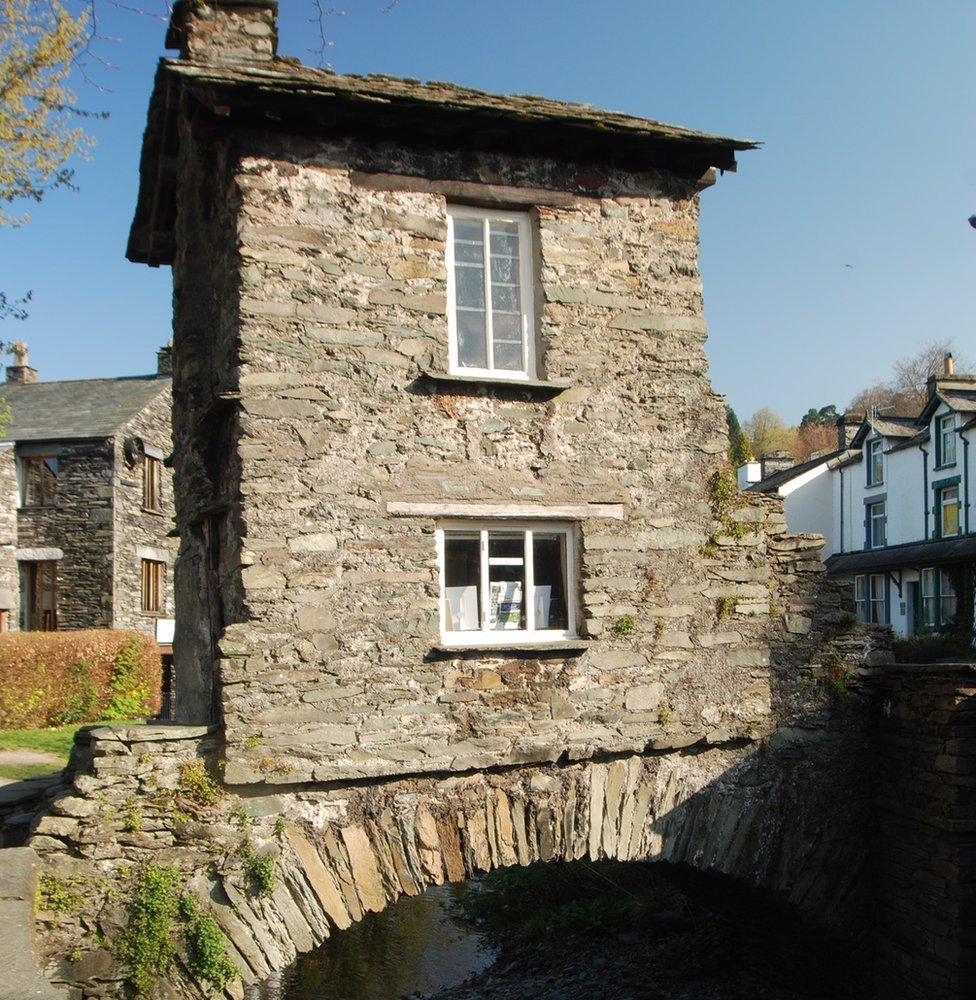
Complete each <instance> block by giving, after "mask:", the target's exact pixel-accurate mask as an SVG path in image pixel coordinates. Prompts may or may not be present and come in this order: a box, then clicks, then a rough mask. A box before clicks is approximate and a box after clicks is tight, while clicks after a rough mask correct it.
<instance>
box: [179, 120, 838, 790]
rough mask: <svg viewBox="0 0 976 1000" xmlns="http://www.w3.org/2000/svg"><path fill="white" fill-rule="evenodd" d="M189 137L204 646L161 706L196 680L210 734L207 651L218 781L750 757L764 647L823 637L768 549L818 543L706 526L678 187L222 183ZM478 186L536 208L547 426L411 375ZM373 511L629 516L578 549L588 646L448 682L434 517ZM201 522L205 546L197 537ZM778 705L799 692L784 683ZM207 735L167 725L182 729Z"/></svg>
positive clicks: (342, 171)
mask: <svg viewBox="0 0 976 1000" xmlns="http://www.w3.org/2000/svg"><path fill="white" fill-rule="evenodd" d="M184 128H185V134H184V137H183V140H182V141H181V156H182V157H183V167H182V171H183V187H184V189H185V190H186V191H187V192H188V193H190V192H194V191H203V192H209V195H208V196H207V197H205V198H204V200H205V201H206V202H207V204H208V205H209V206H210V207H209V208H208V210H207V211H206V212H201V214H200V215H199V216H198V215H196V214H194V213H189V212H185V213H182V214H181V216H180V219H178V225H179V226H182V227H183V228H182V229H181V231H180V232H179V234H178V238H177V241H176V243H177V246H178V247H179V248H180V250H179V255H178V258H177V261H176V264H175V265H174V280H175V287H176V290H177V294H176V302H177V317H176V326H175V329H176V338H175V343H174V350H175V357H176V395H177V407H176V413H177V421H178V424H177V426H178V431H177V440H178V447H177V454H178V455H179V456H181V457H180V458H179V463H180V464H179V466H178V469H177V489H178V491H179V493H180V499H179V506H180V511H181V513H180V521H181V533H182V535H183V545H184V550H185V551H186V552H187V554H188V557H187V560H186V566H187V569H186V584H185V586H184V587H183V588H181V594H183V593H185V594H186V595H187V600H188V601H190V602H191V609H190V610H188V614H187V617H188V618H189V619H194V618H195V617H196V614H197V612H199V613H200V615H201V616H202V617H203V619H204V620H208V621H209V622H210V625H211V627H210V628H209V630H208V629H205V628H202V627H199V626H194V628H195V630H196V631H195V633H194V634H193V635H190V634H189V633H188V632H184V633H183V635H182V638H181V639H180V644H181V645H180V647H179V648H178V650H177V673H178V684H177V686H178V688H180V689H181V690H182V691H184V692H185V691H186V686H185V685H184V683H183V674H184V673H189V674H192V675H193V676H194V677H197V678H199V684H198V685H197V688H198V691H199V700H200V703H201V704H202V705H203V707H204V708H209V692H210V690H211V689H210V688H209V687H208V685H207V684H206V682H205V677H206V676H207V671H208V670H209V669H210V666H209V664H208V657H210V656H212V649H213V644H214V643H215V642H219V648H220V651H221V653H222V659H221V661H220V676H219V690H220V694H221V699H222V703H221V708H222V714H223V721H224V723H225V725H226V737H227V741H228V747H229V753H228V764H227V772H226V775H227V779H228V781H230V782H233V783H246V782H253V781H262V780H273V781H277V782H282V781H283V782H296V781H308V780H313V779H314V780H331V779H335V778H353V777H358V776H364V775H394V774H398V773H401V774H402V773H413V772H418V771H441V770H451V769H464V768H468V767H473V766H480V765H481V764H483V763H485V762H488V761H490V762H491V763H493V764H495V763H503V762H506V761H508V762H522V761H527V760H555V759H557V758H559V757H560V756H561V755H563V754H568V755H569V757H570V758H571V759H572V758H578V757H586V756H588V755H590V754H591V753H593V752H594V751H595V750H597V749H602V750H612V751H619V752H627V751H631V752H632V751H639V750H641V749H643V748H644V747H646V746H649V745H651V746H658V745H660V746H680V745H684V744H687V743H694V742H697V741H699V740H702V739H712V740H716V741H722V740H724V739H729V738H735V737H754V736H756V735H758V734H760V733H762V732H764V731H766V730H767V729H768V728H769V726H770V724H771V716H770V712H771V705H772V701H773V697H774V696H773V688H774V687H776V686H777V684H778V681H777V682H776V683H774V678H773V674H772V671H771V663H772V662H773V659H776V658H777V657H778V658H779V659H782V657H781V656H780V655H779V653H778V652H776V651H777V650H781V649H785V648H786V647H787V646H796V647H797V649H798V650H799V652H797V653H796V654H795V656H793V658H792V659H791V660H790V663H791V664H794V665H800V664H803V663H804V656H805V654H804V652H803V650H804V649H806V650H808V651H813V650H815V649H816V648H817V641H818V637H822V634H823V633H822V629H823V628H824V627H827V626H828V625H829V618H830V614H832V613H833V611H832V610H830V609H828V612H827V614H826V616H825V618H824V619H823V620H822V621H818V622H817V623H816V627H813V625H812V622H813V618H814V617H815V616H814V615H813V613H812V611H811V610H810V609H811V608H812V607H813V605H814V603H815V598H814V595H812V594H807V596H806V598H804V600H805V601H806V613H804V611H803V609H802V608H797V609H794V610H791V608H790V607H788V606H787V605H786V604H785V603H784V600H785V599H781V598H780V597H778V596H777V594H778V589H779V587H780V580H779V576H778V569H777V553H776V548H777V545H781V546H783V545H785V546H786V547H787V548H790V547H795V546H796V545H798V544H799V545H800V546H801V548H802V546H803V545H804V544H809V545H810V546H812V545H815V543H814V542H810V543H805V542H801V543H797V542H796V541H789V540H786V541H784V540H782V539H780V540H779V541H776V539H777V538H778V537H779V536H781V535H782V533H783V531H784V530H785V523H784V522H783V520H782V517H781V514H780V513H779V512H778V510H776V509H774V508H772V507H765V506H763V505H762V503H761V502H760V501H758V500H757V501H753V502H747V501H744V500H743V501H738V500H737V501H735V502H734V503H733V504H732V506H733V507H735V508H736V510H735V512H734V517H730V516H726V518H725V521H723V520H722V519H721V517H718V516H717V508H716V502H715V498H714V496H713V495H712V493H713V490H712V485H711V484H712V481H713V479H712V477H713V476H714V474H715V473H716V471H717V470H718V469H719V468H720V466H721V465H722V463H723V461H724V455H725V448H726V433H725V422H724V409H723V405H722V401H721V399H720V398H719V397H717V396H715V395H714V393H713V392H712V390H711V388H710V386H709V384H708V378H707V366H706V361H705V355H704V339H705V325H704V322H703V320H702V318H701V306H702V302H701V285H700V280H699V277H698V270H697V252H698V243H697V238H698V189H697V187H696V185H694V184H692V183H690V182H684V181H678V180H677V179H675V178H673V177H670V176H666V175H637V174H628V173H622V172H613V171H608V172H604V173H598V172H596V171H594V170H592V169H584V168H583V167H582V166H581V165H577V164H572V163H565V162H561V163H556V162H554V161H545V160H540V159H530V158H524V159H516V158H508V157H499V156H489V155H484V156H479V157H473V156H470V155H469V156H466V157H461V156H455V155H452V154H449V153H443V152H440V153H434V152H427V153H425V152H423V151H412V152H411V151H398V152H396V153H390V152H388V151H384V150H382V149H379V148H375V147H369V146H363V145H357V144H354V143H348V144H334V145H323V144H318V145H317V146H316V147H315V148H314V150H313V149H312V148H310V147H304V146H301V145H300V144H298V143H292V144H290V145H287V146H286V145H285V144H284V141H283V140H282V142H281V143H280V144H279V146H277V147H276V149H275V153H274V155H251V156H244V157H243V159H241V160H240V161H239V165H238V161H236V160H235V159H234V158H233V156H232V155H231V151H230V149H229V147H227V146H225V145H220V144H219V143H217V142H216V141H215V139H214V136H213V134H212V133H208V134H207V135H206V142H193V141H192V140H193V139H194V138H195V136H194V134H193V131H192V129H191V128H190V127H188V126H184ZM254 141H255V142H257V140H254ZM427 178H437V180H433V179H431V180H428V179H427ZM489 179H490V183H488V180H489ZM232 182H233V183H232ZM475 182H480V185H479V186H478V189H479V190H480V191H481V192H482V194H483V196H484V197H485V198H488V197H493V198H495V199H497V198H500V197H503V196H504V197H505V198H506V199H507V200H508V202H509V203H510V204H512V203H515V204H518V203H519V199H521V204H523V205H526V206H529V205H531V206H532V209H531V211H532V217H533V224H534V228H535V238H536V241H537V257H538V260H537V266H538V276H539V286H540V287H539V292H538V296H537V312H538V325H539V328H538V340H539V349H540V357H541V358H542V366H543V370H544V372H545V375H546V377H547V378H550V379H566V380H568V381H569V383H570V385H569V388H567V389H565V390H564V391H562V392H561V393H559V394H557V395H556V396H555V398H554V399H551V400H549V401H545V400H540V399H538V398H535V397H533V396H532V395H531V394H530V393H528V392H523V391H520V390H518V389H499V388H492V387H475V388H471V387H469V386H452V387H444V386H432V385H430V384H429V383H428V382H426V381H425V380H424V379H423V376H424V374H425V373H426V372H444V371H446V369H447V319H446V305H445V283H446V272H445V265H444V254H445V233H446V229H445V211H446V204H447V200H446V197H447V196H446V195H445V193H444V190H445V188H444V185H445V184H447V185H448V186H450V185H452V184H453V185H454V187H452V188H450V190H455V191H456V190H465V191H468V192H469V197H470V190H471V189H474V188H475V187H476V184H475ZM500 185H505V186H503V187H500ZM224 191H229V192H230V194H229V195H227V198H226V200H222V199H221V198H220V197H219V196H218V194H217V192H224ZM190 196H191V197H192V195H190ZM199 220H203V223H204V224H203V225H201V222H200V221H199ZM211 261H214V262H215V263H214V265H213V267H212V269H211V270H209V272H208V271H206V270H205V266H206V264H209V263H210V262H211ZM183 401H185V402H186V406H184V405H183ZM220 414H223V416H220ZM204 421H209V422H210V425H211V428H215V430H214V431H213V432H212V433H208V434H207V435H203V434H201V433H200V431H199V429H198V428H199V427H200V426H201V424H202V422H204ZM194 428H197V430H194ZM194 434H195V435H196V437H194ZM215 437H216V438H218V439H220V440H221V441H222V442H224V443H225V444H226V447H227V452H226V454H227V455H229V458H227V459H226V460H225V459H222V458H221V452H220V451H218V450H217V449H216V448H215V447H214V446H212V445H210V446H208V444H207V442H208V441H209V440H212V439H214V438H215ZM215 455H216V463H215V462H214V461H213V459H214V456H215ZM208 463H209V465H208ZM391 500H397V501H404V500H418V501H429V502H437V501H444V500H453V501H457V500H464V501H492V502H495V503H507V502H522V503H525V502H529V503H536V504H540V505H549V504H558V503H560V502H566V501H571V502H573V503H576V504H579V503H587V502H617V503H622V504H623V505H624V506H625V518H624V520H623V521H599V520H596V519H588V520H586V521H584V522H582V523H581V524H580V527H579V532H578V546H579V551H578V561H579V575H580V580H579V587H580V593H579V597H580V606H581V611H582V613H581V621H580V622H579V625H580V630H581V634H582V636H583V637H584V638H585V639H587V640H589V641H590V646H589V648H588V649H587V650H586V651H585V652H584V653H582V655H567V654H566V653H552V652H550V653H548V654H546V655H537V656H533V655H530V654H527V655H521V656H512V655H507V656H506V655H498V654H488V653H480V654H478V655H477V656H476V657H470V656H463V655H460V654H459V655H456V656H450V657H440V656H439V655H438V654H437V653H436V652H435V651H434V647H435V646H436V644H437V642H438V634H437V633H438V624H437V622H438V597H437V572H436V565H435V553H434V539H433V529H434V526H435V522H434V521H433V520H431V519H417V518H414V519H410V518H400V517H392V516H390V514H389V512H388V509H387V503H388V502H389V501H391ZM214 511H217V512H218V514H219V517H220V520H219V522H217V523H216V524H214V523H213V517H214V515H213V512H214ZM208 521H209V522H210V526H209V528H208V530H210V531H212V532H214V533H216V534H217V536H218V544H217V545H215V546H212V547H211V548H209V550H208V547H207V546H206V545H205V544H204V541H203V539H202V538H195V533H197V534H199V533H200V531H201V528H200V526H201V525H204V526H206V525H207V524H208ZM733 523H734V525H735V527H734V528H733V527H732V525H733ZM729 531H733V532H734V535H735V537H733V536H732V535H730V534H729ZM208 551H209V559H210V560H211V569H210V571H209V574H206V573H204V574H203V575H201V574H202V572H203V571H202V569H201V567H203V566H204V565H205V564H206V562H207V559H208ZM794 554H795V553H794ZM796 561H797V565H799V564H801V563H802V562H803V561H804V560H803V559H802V558H801V559H798V560H796ZM807 561H808V562H809V563H811V564H816V563H817V560H816V553H811V554H808V556H807ZM193 567H195V568H193ZM790 574H793V575H795V570H791V571H790ZM788 575H789V574H788ZM204 578H206V580H208V581H209V587H210V589H209V597H207V596H200V595H206V594H207V593H208V591H207V588H206V587H204V586H201V581H202V580H204ZM816 585H817V586H823V584H822V576H818V577H817V584H816ZM194 595H197V596H194ZM801 603H802V602H801ZM218 605H219V607H218ZM215 607H217V611H216V613H215ZM832 607H834V610H836V607H835V606H832ZM786 612H789V616H788V617H784V614H785V613H786ZM771 613H772V614H771ZM218 614H219V617H220V621H219V622H217V621H216V617H217V615H218ZM630 618H633V620H634V628H633V629H631V630H627V629H626V628H624V627H620V626H618V623H619V622H621V621H623V622H625V623H627V622H629V619H630ZM224 626H226V632H225V631H224ZM811 627H813V633H812V634H806V633H807V630H808V629H810V628H811ZM189 628H190V626H189V625H188V626H187V629H189ZM180 650H182V655H181V651H180ZM774 653H775V654H776V655H775V656H774ZM801 672H802V673H803V676H804V677H806V678H809V675H810V669H809V662H807V664H806V665H805V666H804V667H803V670H802V671H801ZM780 679H781V680H782V681H783V683H784V684H785V685H789V684H792V683H793V682H794V680H796V678H794V676H793V674H792V673H791V670H790V668H789V665H788V664H785V663H784V667H783V670H782V671H781V673H780ZM804 685H805V686H804ZM779 686H780V687H783V685H779ZM811 692H812V694H811ZM776 698H777V701H778V704H779V706H781V707H784V708H785V709H786V710H787V714H786V716H784V719H787V718H788V716H789V715H790V713H795V712H797V711H806V710H807V708H809V707H810V704H812V703H816V704H818V705H820V706H821V707H822V705H823V704H824V686H823V685H822V684H819V685H818V684H816V683H812V682H809V680H808V679H807V680H804V681H803V682H802V683H800V686H799V687H797V688H795V690H792V691H791V692H790V693H787V692H786V691H785V688H783V690H781V691H779V692H778V693H777V695H776ZM200 712H201V709H200V708H199V706H195V705H192V704H189V703H187V702H184V704H183V706H182V709H181V710H180V714H179V715H178V717H179V718H183V719H185V720H187V721H189V720H190V719H199V718H201V714H200Z"/></svg>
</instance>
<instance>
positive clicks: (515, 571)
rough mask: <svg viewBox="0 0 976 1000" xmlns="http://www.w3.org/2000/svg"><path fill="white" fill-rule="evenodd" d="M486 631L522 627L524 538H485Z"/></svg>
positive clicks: (496, 535) (495, 534)
mask: <svg viewBox="0 0 976 1000" xmlns="http://www.w3.org/2000/svg"><path fill="white" fill-rule="evenodd" d="M488 584H489V598H490V601H491V603H490V605H489V607H488V628H489V629H522V628H525V535H524V533H523V532H514V533H507V534H502V533H500V532H494V531H493V532H491V533H490V534H489V536H488Z"/></svg>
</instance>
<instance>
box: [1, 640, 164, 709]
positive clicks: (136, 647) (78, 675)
mask: <svg viewBox="0 0 976 1000" xmlns="http://www.w3.org/2000/svg"><path fill="white" fill-rule="evenodd" d="M162 677H163V668H162V661H161V660H160V656H159V649H158V647H157V646H156V644H155V643H154V642H153V641H152V640H151V639H149V638H148V637H147V636H144V635H141V634H139V633H138V632H123V631H117V630H115V629H88V630H83V631H78V632H4V633H0V729H39V728H42V727H45V726H67V725H72V724H78V723H80V722H98V721H102V720H105V721H113V720H122V719H135V718H139V717H142V716H147V715H155V714H156V713H157V712H158V711H159V706H160V701H161V697H162Z"/></svg>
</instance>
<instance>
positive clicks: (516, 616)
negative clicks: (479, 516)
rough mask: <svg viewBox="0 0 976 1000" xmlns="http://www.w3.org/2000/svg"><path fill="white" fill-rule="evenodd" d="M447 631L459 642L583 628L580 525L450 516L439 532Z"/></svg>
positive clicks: (557, 634) (534, 637) (546, 637)
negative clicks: (577, 556)
mask: <svg viewBox="0 0 976 1000" xmlns="http://www.w3.org/2000/svg"><path fill="white" fill-rule="evenodd" d="M437 544H438V553H439V564H440V580H441V584H440V592H441V637H442V639H443V641H444V642H445V643H448V644H452V645H459V646H463V645H480V644H483V643H497V644H505V643H511V642H518V643H523V642H546V641H553V640H558V639H565V638H570V637H572V636H573V635H574V634H575V631H574V616H575V607H574V604H575V595H574V586H573V579H574V576H573V574H574V569H573V565H574V551H573V531H572V526H571V525H569V524H565V523H558V522H537V523H533V524H531V525H528V524H519V523H516V522H505V521H497V522H492V523H490V524H471V523H463V522H450V523H446V524H442V525H441V526H440V527H439V528H438V530H437Z"/></svg>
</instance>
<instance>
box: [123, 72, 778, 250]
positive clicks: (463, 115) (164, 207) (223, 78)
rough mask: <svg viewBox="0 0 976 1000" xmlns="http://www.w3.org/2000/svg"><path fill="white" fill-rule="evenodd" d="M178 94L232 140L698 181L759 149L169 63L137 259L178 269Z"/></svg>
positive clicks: (691, 134)
mask: <svg viewBox="0 0 976 1000" xmlns="http://www.w3.org/2000/svg"><path fill="white" fill-rule="evenodd" d="M180 92H183V93H185V94H187V95H188V96H189V97H191V98H192V104H193V105H194V108H195V109H199V110H200V111H202V112H203V114H204V115H206V116H207V120H208V122H209V124H210V126H211V127H212V128H214V129H220V130H223V131H224V132H225V133H226V132H235V133H236V134H239V135H250V136H252V137H254V136H261V137H265V136H267V135H268V134H270V133H271V132H272V131H275V130H281V131H286V132H291V133H296V134H305V135H311V136H313V137H320V136H329V137H330V138H334V137H340V136H356V137H369V138H371V139H375V140H377V141H379V142H380V143H386V144H395V145H402V146H414V147H418V146H419V147H424V148H434V149H452V150H480V151H486V152H498V153H509V154H514V155H541V156H548V157H553V158H556V159H565V158H567V157H571V158H572V160H573V162H575V163H579V164H583V165H586V164H610V165H613V166H616V167H620V168H622V169H627V170H656V169H666V170H669V171H672V172H673V173H675V174H678V175H680V176H683V177H688V178H691V179H694V178H701V177H702V176H703V175H705V174H706V173H707V171H708V170H709V169H710V168H713V167H714V168H718V169H721V170H734V169H735V166H736V160H735V154H736V152H738V151H741V150H749V149H755V148H756V147H757V146H758V145H759V144H758V143H757V142H755V141H753V140H751V139H733V138H731V137H729V136H722V135H715V134H712V133H709V132H699V131H696V130H694V129H689V128H683V127H681V126H679V125H668V124H665V123H663V122H658V121H654V120H652V119H649V118H638V117H636V116H634V115H627V114H622V113H620V112H616V111H601V110H599V109H597V108H594V107H592V106H591V105H588V104H574V103H570V102H566V101H554V100H550V99H548V98H544V97H536V96H532V95H526V94H511V95H502V94H490V93H486V92H484V91H480V90H473V89H471V88H469V87H460V86H457V85H456V84H453V83H440V82H429V83H421V82H420V81H419V80H411V79H401V78H398V77H392V76H381V75H376V76H352V75H344V74H339V73H334V72H332V71H331V70H325V69H317V68H315V67H312V66H304V65H302V64H301V63H300V62H298V61H297V60H295V59H287V58H280V57H279V58H276V59H272V60H269V61H268V62H266V63H260V64H257V63H255V64H235V65H217V64H213V63H201V62H195V61H193V60H190V59H163V60H161V61H160V64H159V70H158V72H157V74H156V84H155V89H154V92H153V96H152V99H151V101H150V106H149V116H148V123H147V127H146V132H145V136H144V139H143V149H142V159H141V163H140V188H139V197H138V200H137V204H136V213H135V219H134V221H133V224H132V230H131V232H130V237H129V245H128V249H127V256H128V257H129V259H130V260H134V261H141V262H145V263H149V264H153V265H156V264H168V263H172V257H173V253H174V246H173V232H172V230H173V222H174V218H175V211H176V210H175V185H176V176H175V162H176V145H177V143H178V131H179V130H178V128H177V127H176V116H177V114H179V109H180V107H181V100H180V98H179V97H178V94H179V93H180ZM584 173H586V171H584ZM584 186H585V185H584Z"/></svg>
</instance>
